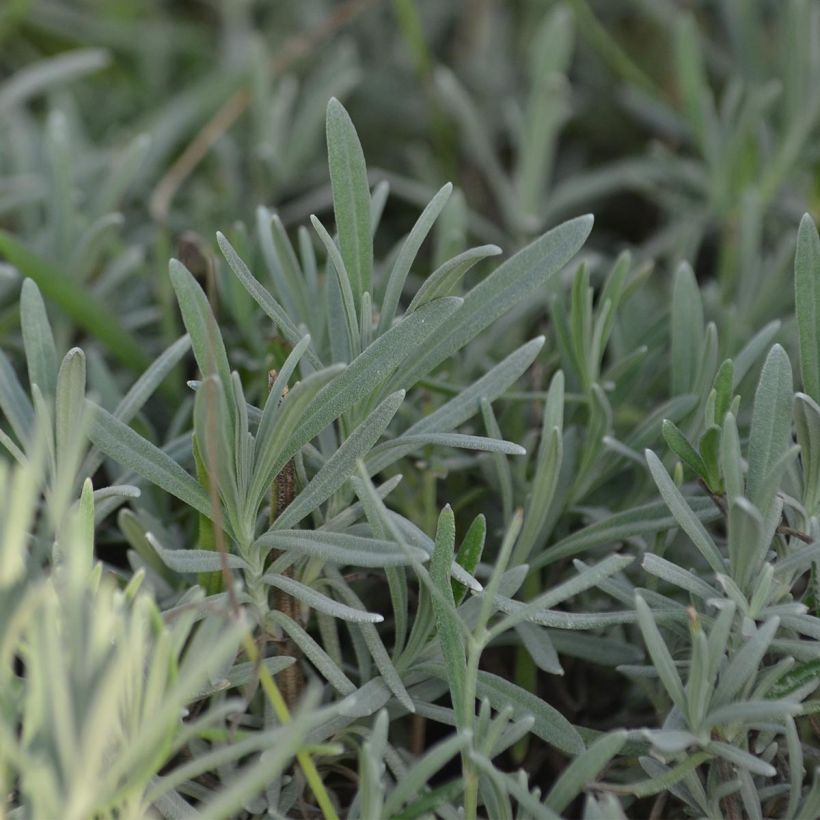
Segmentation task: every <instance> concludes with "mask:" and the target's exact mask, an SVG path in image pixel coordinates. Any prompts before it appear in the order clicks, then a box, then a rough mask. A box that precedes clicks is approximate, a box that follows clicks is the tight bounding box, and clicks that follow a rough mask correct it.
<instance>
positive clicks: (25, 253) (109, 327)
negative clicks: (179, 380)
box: [0, 231, 151, 369]
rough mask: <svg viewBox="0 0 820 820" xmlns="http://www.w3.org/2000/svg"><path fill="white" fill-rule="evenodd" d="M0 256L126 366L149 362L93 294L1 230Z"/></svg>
mask: <svg viewBox="0 0 820 820" xmlns="http://www.w3.org/2000/svg"><path fill="white" fill-rule="evenodd" d="M0 255H2V256H3V257H4V258H5V259H6V261H8V262H10V263H11V264H12V265H14V267H16V268H17V269H18V270H19V271H20V273H22V274H23V275H24V276H27V277H29V278H30V279H33V280H34V281H35V282H36V283H37V286H38V287H39V288H40V291H41V292H42V293H43V295H44V296H46V297H47V298H48V299H51V300H53V301H54V302H56V304H57V305H59V307H60V309H61V310H62V311H63V312H64V313H65V314H66V316H68V317H69V318H71V319H72V320H73V321H75V322H76V323H77V325H78V326H79V327H82V328H83V329H84V330H86V331H87V332H88V333H90V334H91V335H92V336H94V337H96V338H97V339H99V340H100V341H101V342H102V343H103V344H104V345H105V346H106V347H107V348H108V350H109V351H111V353H112V355H114V356H115V357H116V358H117V359H119V361H120V362H122V363H123V364H124V365H126V367H133V368H137V369H144V368H146V367H148V365H149V364H150V363H151V360H150V358H149V357H148V355H147V354H146V353H145V350H144V347H143V345H142V344H140V342H139V340H138V339H136V338H135V337H134V336H133V335H132V334H131V333H130V332H129V331H128V330H125V329H124V328H123V326H122V324H121V323H120V322H119V321H118V320H117V319H116V318H115V317H114V315H113V314H112V312H111V311H110V310H109V309H108V308H106V306H105V305H103V304H101V303H100V302H99V301H98V300H97V299H96V298H95V297H94V295H93V294H91V293H89V292H88V291H87V290H86V289H85V288H83V287H82V285H80V284H78V283H77V282H75V281H74V280H73V279H71V278H70V277H67V276H65V275H63V273H62V272H61V271H60V270H59V269H58V268H56V267H55V266H54V265H52V264H51V262H49V261H47V260H45V259H43V258H42V257H40V256H38V255H37V254H35V253H32V252H31V251H30V250H29V249H28V248H27V247H26V246H25V245H23V244H22V243H20V242H18V241H17V240H16V239H15V238H14V237H13V236H12V235H11V234H8V233H6V232H5V231H0Z"/></svg>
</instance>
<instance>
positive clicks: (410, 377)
mask: <svg viewBox="0 0 820 820" xmlns="http://www.w3.org/2000/svg"><path fill="white" fill-rule="evenodd" d="M591 230H592V217H591V216H581V217H578V218H577V219H573V220H570V221H569V222H565V223H564V224H562V225H559V226H558V227H557V228H553V229H552V230H551V231H549V232H547V233H546V234H544V235H543V236H542V237H540V238H539V239H536V240H535V241H534V242H532V243H531V244H529V245H527V246H526V247H525V248H523V249H522V250H520V251H519V252H518V253H517V254H515V256H513V257H511V258H510V259H508V260H507V261H506V262H504V263H503V264H502V265H500V266H499V267H498V268H497V269H496V270H495V271H494V272H493V273H491V274H490V275H489V276H488V277H487V278H486V279H484V280H483V281H481V282H480V283H479V284H478V285H476V286H475V287H474V288H472V290H470V291H469V293H467V295H466V296H465V297H464V306H463V307H462V309H461V310H460V311H459V313H458V315H457V316H455V317H454V319H453V321H451V322H449V323H448V325H447V329H446V330H445V332H444V333H442V334H440V335H439V338H438V342H437V343H435V344H433V345H432V346H431V347H429V348H428V349H427V350H426V351H425V352H424V353H423V354H422V355H421V356H419V357H418V358H417V359H416V361H415V362H414V363H413V364H412V365H411V366H410V368H409V372H405V373H403V374H402V379H403V381H402V383H403V384H411V383H413V382H415V381H416V380H417V379H419V378H421V377H422V376H424V375H425V374H427V373H429V372H430V371H432V370H433V368H435V367H436V366H437V365H438V364H440V363H441V362H443V361H444V360H445V359H447V358H448V357H449V356H452V355H453V353H455V352H456V351H458V350H460V349H461V348H462V347H464V345H466V344H467V342H469V341H470V340H472V339H474V338H475V337H476V336H478V334H479V333H481V332H482V331H483V330H485V329H486V328H487V327H489V326H490V325H491V324H492V323H493V322H494V321H495V320H496V319H498V318H499V317H501V316H503V315H504V314H505V313H506V312H507V311H508V310H510V309H511V308H512V307H514V306H515V305H517V304H519V303H520V302H522V301H523V300H525V299H527V298H528V297H531V296H532V295H533V294H534V293H535V292H536V291H537V290H538V289H539V288H543V287H544V286H545V285H546V284H547V282H548V281H549V280H550V279H551V278H552V277H553V276H554V275H555V274H556V273H558V271H560V270H561V268H563V267H564V265H566V264H567V263H568V262H569V261H570V260H571V259H572V257H573V256H575V254H576V253H577V252H578V250H579V249H580V248H581V246H582V245H583V244H584V241H585V240H586V238H587V236H589V233H590V231H591ZM417 312H418V311H417ZM413 315H415V314H413Z"/></svg>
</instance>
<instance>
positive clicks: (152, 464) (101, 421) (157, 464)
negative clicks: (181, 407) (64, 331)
mask: <svg viewBox="0 0 820 820" xmlns="http://www.w3.org/2000/svg"><path fill="white" fill-rule="evenodd" d="M86 403H87V404H88V405H90V409H91V410H92V413H93V416H92V423H91V428H90V430H89V434H88V435H89V438H90V439H91V441H92V442H94V444H95V445H96V446H97V447H99V448H100V450H102V451H103V452H104V453H105V454H106V455H107V456H108V457H109V458H111V459H113V460H114V461H116V462H117V463H118V464H121V465H122V466H123V467H127V468H129V469H131V470H133V471H134V472H135V473H137V474H138V475H140V476H142V477H143V478H145V479H147V480H148V481H151V482H152V483H154V484H156V485H157V486H158V487H162V489H163V490H166V491H167V492H169V493H171V495H173V496H175V497H176V498H178V499H180V501H184V502H185V503H186V504H188V505H189V506H191V507H193V508H194V509H195V510H197V511H198V512H201V513H202V514H203V515H206V516H208V518H210V517H211V515H212V514H213V511H212V509H211V503H210V500H209V498H208V495H207V493H206V492H205V490H203V489H202V487H201V485H200V484H199V483H198V482H197V481H196V479H194V478H193V477H192V476H190V475H189V474H188V473H186V472H185V470H183V469H182V467H180V466H179V464H177V463H176V461H174V460H173V459H172V458H171V457H170V456H168V455H166V454H165V453H163V452H162V450H160V449H159V448H158V447H157V446H155V445H154V444H151V442H150V441H147V440H146V439H144V438H143V437H142V436H140V435H139V433H137V432H135V431H134V430H132V429H131V428H130V427H129V426H128V425H127V424H123V423H122V422H121V421H119V420H117V419H116V418H114V416H112V415H111V414H110V413H108V412H106V411H105V410H103V408H102V407H99V406H97V405H95V404H93V403H91V402H88V401H87V402H86Z"/></svg>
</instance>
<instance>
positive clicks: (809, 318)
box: [794, 214, 820, 403]
mask: <svg viewBox="0 0 820 820" xmlns="http://www.w3.org/2000/svg"><path fill="white" fill-rule="evenodd" d="M794 304H795V309H796V311H797V328H798V331H799V338H800V375H801V377H802V379H803V390H804V391H805V392H806V393H807V394H808V395H809V396H811V397H812V398H813V399H814V400H815V401H816V402H818V403H820V236H818V235H817V228H816V226H815V224H814V222H813V221H812V218H811V217H810V216H809V215H808V214H804V215H803V218H802V219H801V220H800V230H799V231H798V232H797V253H796V254H795V257H794Z"/></svg>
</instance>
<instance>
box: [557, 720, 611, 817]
mask: <svg viewBox="0 0 820 820" xmlns="http://www.w3.org/2000/svg"><path fill="white" fill-rule="evenodd" d="M626 738H627V732H626V731H625V730H623V729H622V730H620V731H617V732H612V733H610V734H607V735H604V736H603V737H600V738H598V740H596V741H595V743H593V744H592V745H591V746H590V747H589V748H588V749H586V751H584V752H582V753H581V754H580V755H578V757H576V758H575V760H573V761H572V763H570V765H569V766H567V768H566V769H564V771H563V772H562V773H561V776H560V777H559V778H558V780H556V781H555V785H554V786H553V787H552V789H550V793H549V794H548V795H547V799H546V803H547V805H548V806H549V807H550V808H551V809H552V810H553V811H556V812H562V811H564V809H566V807H567V806H568V805H569V804H570V803H571V802H572V800H573V799H574V798H575V797H576V796H577V795H578V794H580V793H581V792H582V791H583V790H584V788H585V787H586V785H587V784H588V783H592V782H593V781H594V780H595V778H596V777H598V775H599V774H600V773H601V771H603V769H604V767H605V766H606V765H607V763H609V761H610V760H612V758H613V757H615V755H616V754H618V752H620V751H621V749H622V748H623V746H624V743H626Z"/></svg>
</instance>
